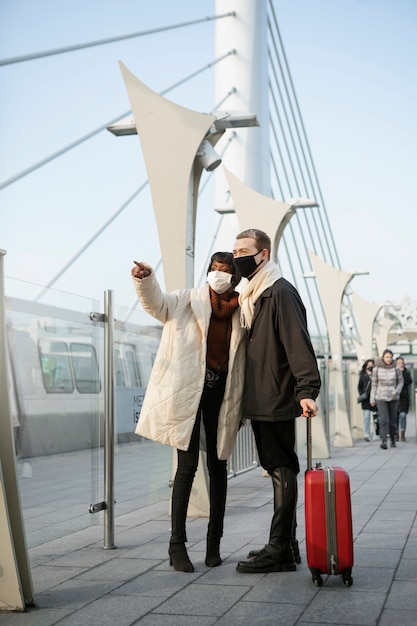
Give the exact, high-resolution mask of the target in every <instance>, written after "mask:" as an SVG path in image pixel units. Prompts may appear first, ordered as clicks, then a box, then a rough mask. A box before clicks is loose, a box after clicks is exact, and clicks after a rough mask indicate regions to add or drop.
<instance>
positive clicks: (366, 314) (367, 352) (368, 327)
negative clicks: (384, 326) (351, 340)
mask: <svg viewBox="0 0 417 626" xmlns="http://www.w3.org/2000/svg"><path fill="white" fill-rule="evenodd" d="M350 297H351V300H352V305H353V312H354V314H355V318H356V321H357V323H358V326H359V333H360V342H358V341H355V349H356V354H357V357H358V361H359V362H360V363H362V362H363V361H364V360H365V359H370V358H371V357H372V345H373V337H374V322H375V318H376V316H377V315H378V313H379V311H380V310H381V308H382V307H381V305H380V304H374V303H373V302H369V301H368V300H365V299H364V298H361V297H360V296H359V295H358V294H357V293H354V292H353V293H352V294H351V296H350Z"/></svg>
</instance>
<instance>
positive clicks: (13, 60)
mask: <svg viewBox="0 0 417 626" xmlns="http://www.w3.org/2000/svg"><path fill="white" fill-rule="evenodd" d="M235 16H236V12H235V11H230V12H229V13H223V14H221V15H211V16H207V17H204V18H200V19H198V20H193V21H190V22H181V23H180V24H171V25H170V26H161V27H159V28H152V29H150V30H142V31H139V32H138V33H131V34H129V35H119V36H117V37H108V38H107V39H99V40H98V41H90V42H88V43H80V44H76V45H73V46H66V47H65V48H55V49H54V50H47V51H46V52H35V53H33V54H25V55H23V56H20V57H11V58H9V59H0V65H11V64H12V63H23V62H25V61H33V60H34V59H42V58H44V57H49V56H53V55H56V54H64V53H66V52H74V51H75V50H83V49H85V48H92V47H94V46H103V45H106V44H109V43H114V42H116V41H123V40H125V39H133V38H135V37H144V36H145V35H154V34H156V33H163V32H164V31H167V30H174V29H175V28H183V27H184V26H193V25H194V24H200V23H201V22H208V21H212V20H218V19H222V18H224V17H235Z"/></svg>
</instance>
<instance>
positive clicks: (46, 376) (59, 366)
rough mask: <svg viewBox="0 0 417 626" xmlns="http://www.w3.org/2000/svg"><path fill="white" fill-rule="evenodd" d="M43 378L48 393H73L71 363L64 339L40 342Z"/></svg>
mask: <svg viewBox="0 0 417 626" xmlns="http://www.w3.org/2000/svg"><path fill="white" fill-rule="evenodd" d="M39 358H40V361H41V368H42V378H43V384H44V386H45V389H46V392H47V393H72V392H73V391H74V382H73V380H72V373H71V365H70V360H69V356H68V348H67V345H66V344H65V343H64V342H63V341H43V340H41V341H40V342H39Z"/></svg>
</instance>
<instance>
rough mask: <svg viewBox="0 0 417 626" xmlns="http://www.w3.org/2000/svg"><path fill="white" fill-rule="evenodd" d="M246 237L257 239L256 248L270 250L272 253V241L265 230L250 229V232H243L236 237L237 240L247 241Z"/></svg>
mask: <svg viewBox="0 0 417 626" xmlns="http://www.w3.org/2000/svg"><path fill="white" fill-rule="evenodd" d="M246 237H250V238H251V239H255V241H256V248H257V249H258V250H259V251H260V250H264V249H265V250H268V252H269V253H271V240H270V238H269V237H268V235H267V234H266V233H264V231H263V230H258V229H257V228H248V230H242V232H241V233H239V234H238V235H237V237H236V239H246Z"/></svg>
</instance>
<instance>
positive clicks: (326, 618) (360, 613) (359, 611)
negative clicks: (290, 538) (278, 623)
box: [302, 577, 385, 626]
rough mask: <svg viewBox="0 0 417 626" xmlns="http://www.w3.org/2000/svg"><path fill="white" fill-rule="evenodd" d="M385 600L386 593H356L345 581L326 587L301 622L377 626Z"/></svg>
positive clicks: (316, 597)
mask: <svg viewBox="0 0 417 626" xmlns="http://www.w3.org/2000/svg"><path fill="white" fill-rule="evenodd" d="M332 578H333V577H332ZM384 602H385V594H384V593H367V592H363V591H359V592H355V591H354V587H350V588H346V587H344V586H343V584H341V586H340V588H339V589H337V590H336V589H334V587H331V588H326V586H323V587H321V589H320V593H318V594H317V595H316V596H315V597H314V598H313V600H312V602H311V603H310V604H309V605H308V606H307V608H306V609H305V611H304V613H303V615H302V622H307V623H310V624H311V622H313V623H314V625H315V626H316V624H339V625H345V624H351V625H354V626H375V624H376V623H377V621H378V617H379V615H380V612H381V609H382V607H383V605H384Z"/></svg>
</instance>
